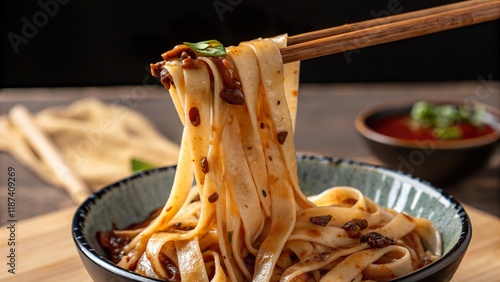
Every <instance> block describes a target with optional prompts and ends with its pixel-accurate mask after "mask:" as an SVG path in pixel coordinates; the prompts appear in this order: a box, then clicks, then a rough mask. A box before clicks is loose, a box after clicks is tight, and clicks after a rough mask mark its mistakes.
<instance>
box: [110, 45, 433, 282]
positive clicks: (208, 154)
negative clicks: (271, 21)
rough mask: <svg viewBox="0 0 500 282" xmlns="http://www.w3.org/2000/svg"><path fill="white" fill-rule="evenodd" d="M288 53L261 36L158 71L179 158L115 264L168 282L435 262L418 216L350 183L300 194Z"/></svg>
mask: <svg viewBox="0 0 500 282" xmlns="http://www.w3.org/2000/svg"><path fill="white" fill-rule="evenodd" d="M285 45H286V36H281V37H276V38H272V39H259V40H253V41H248V42H243V43H241V44H240V45H239V46H235V47H228V48H227V49H226V51H227V57H223V58H210V57H202V56H201V57H193V56H194V55H193V54H191V55H190V53H189V52H186V51H184V52H183V53H182V54H181V53H180V52H179V58H174V59H169V60H167V61H165V62H163V63H161V65H159V67H160V68H161V73H162V74H165V73H167V74H169V75H170V77H168V79H167V81H169V82H168V83H169V84H168V85H166V86H168V87H169V89H170V94H171V96H172V100H173V102H174V105H175V107H176V110H177V112H178V114H179V118H180V120H181V122H182V123H183V125H184V131H183V136H182V143H181V153H180V157H179V162H178V167H177V171H176V175H175V180H174V184H173V187H172V190H171V194H170V197H169V199H168V201H167V203H166V204H165V206H164V207H163V209H162V210H161V212H160V214H159V215H158V217H156V218H155V219H154V220H153V221H152V222H151V223H150V224H149V225H148V226H146V227H144V228H142V229H138V230H130V231H115V234H117V235H120V234H121V235H123V236H125V235H127V234H129V235H130V236H135V237H134V238H133V239H132V241H131V242H130V243H129V244H128V245H127V246H126V247H125V248H124V249H123V251H124V253H125V255H124V257H123V258H122V259H121V261H120V262H119V263H118V265H120V266H122V267H124V268H126V269H130V270H133V271H135V272H137V273H139V274H142V275H145V276H149V277H153V278H158V279H166V280H167V279H169V280H172V281H178V280H183V281H226V280H227V281H363V280H368V279H373V280H377V281H379V280H380V281H384V280H387V279H388V278H390V277H397V276H401V275H405V274H407V273H409V272H411V271H413V270H414V269H417V268H419V267H422V266H424V265H426V264H427V263H429V262H430V261H432V260H433V259H435V258H436V257H433V256H429V255H428V251H427V250H426V249H425V248H424V245H423V244H422V242H421V240H420V239H419V236H420V235H422V236H427V237H428V238H426V240H424V242H425V243H426V244H428V245H431V246H433V248H434V249H435V250H437V251H436V253H439V246H438V245H439V244H440V243H441V241H440V237H439V234H438V233H437V231H436V229H435V227H434V226H433V225H432V224H431V223H430V222H429V221H427V220H424V219H415V218H413V217H411V216H409V215H406V214H403V213H397V212H395V211H393V210H389V209H384V208H381V207H379V206H378V205H377V204H376V203H375V202H373V201H372V200H370V199H368V198H366V197H365V196H364V195H363V194H362V193H361V192H360V191H359V190H357V189H355V188H353V187H332V188H329V189H326V190H325V191H324V192H323V193H321V194H319V195H317V196H314V197H311V198H307V197H306V196H305V195H304V194H303V193H302V192H301V190H300V187H299V180H298V176H297V162H296V155H295V144H294V140H293V133H294V132H293V131H294V126H295V117H296V109H297V94H298V92H297V91H298V63H292V64H287V65H283V63H282V61H281V55H280V51H279V48H280V47H283V46H285ZM181 48H185V47H181ZM181 50H186V49H181ZM174 53H175V52H174ZM185 60H186V61H185ZM156 67H158V66H156ZM228 79H229V80H232V81H230V83H232V84H233V88H231V89H228ZM162 81H163V79H162ZM234 86H241V88H240V89H238V87H234ZM239 91H240V92H241V93H240V92H239ZM239 94H241V95H242V96H241V97H240V96H238V95H239ZM193 178H194V179H195V180H196V185H195V186H193V185H192V184H193ZM353 225H354V229H351V228H353ZM346 226H348V227H346ZM349 226H350V227H349ZM356 226H358V227H357V229H356ZM419 234H420V235H419ZM377 236H380V237H377ZM373 238H374V239H373ZM377 238H379V239H380V240H379V239H377ZM380 242H382V243H380ZM332 279H334V280H332Z"/></svg>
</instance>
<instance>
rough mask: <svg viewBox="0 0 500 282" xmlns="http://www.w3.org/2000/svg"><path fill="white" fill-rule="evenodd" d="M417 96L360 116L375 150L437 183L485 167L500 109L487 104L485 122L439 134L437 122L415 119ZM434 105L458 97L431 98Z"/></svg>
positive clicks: (496, 138)
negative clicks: (432, 124) (452, 135)
mask: <svg viewBox="0 0 500 282" xmlns="http://www.w3.org/2000/svg"><path fill="white" fill-rule="evenodd" d="M416 102H417V101H414V100H406V101H395V102H390V103H385V104H379V105H376V106H373V107H371V108H368V109H365V110H364V111H362V112H361V113H360V114H359V115H358V116H357V117H356V121H355V126H356V130H357V131H358V133H359V134H360V135H361V136H362V138H363V140H364V141H365V143H366V145H367V146H368V148H369V149H370V151H371V152H372V153H373V154H374V155H375V156H376V157H377V158H378V159H379V160H380V161H382V163H384V164H385V165H386V166H388V167H390V168H392V169H395V170H399V171H403V172H406V173H410V174H412V175H414V176H417V177H419V178H421V179H423V180H426V181H429V182H431V183H433V184H438V185H443V184H450V183H453V182H455V181H458V180H460V179H462V178H464V177H466V176H468V175H470V174H472V173H473V172H475V171H477V170H478V169H480V168H481V167H483V166H484V165H485V164H486V163H487V162H488V160H489V159H490V157H491V155H492V154H493V153H494V151H495V149H496V148H497V146H498V145H499V144H500V111H499V110H498V109H495V108H493V107H489V106H485V107H484V109H485V111H484V113H483V115H482V116H481V121H482V122H481V125H480V126H475V125H472V124H468V123H467V122H465V123H461V124H455V125H454V126H455V127H459V128H460V130H461V131H462V133H461V136H460V137H459V138H452V139H440V138H437V137H436V136H435V134H434V132H433V130H434V129H433V128H432V127H428V126H427V127H426V126H422V125H421V124H418V123H415V122H414V120H412V118H411V116H410V115H411V112H412V107H413V105H414V104H415V103H416ZM430 102H431V103H434V104H445V103H452V104H455V105H460V103H459V102H456V101H451V102H450V101H438V100H435V101H430Z"/></svg>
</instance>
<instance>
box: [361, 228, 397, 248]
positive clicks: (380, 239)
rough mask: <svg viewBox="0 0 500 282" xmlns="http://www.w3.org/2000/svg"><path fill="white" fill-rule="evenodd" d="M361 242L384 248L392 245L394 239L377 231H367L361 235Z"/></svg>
mask: <svg viewBox="0 0 500 282" xmlns="http://www.w3.org/2000/svg"><path fill="white" fill-rule="evenodd" d="M360 241H361V243H368V245H370V247H372V248H384V247H387V246H390V245H394V240H393V239H392V238H389V237H385V236H384V235H382V234H380V233H377V232H369V233H366V234H365V235H363V236H361V239H360Z"/></svg>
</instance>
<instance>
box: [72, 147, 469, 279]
mask: <svg viewBox="0 0 500 282" xmlns="http://www.w3.org/2000/svg"><path fill="white" fill-rule="evenodd" d="M174 174H175V167H164V168H158V169H153V170H150V171H146V172H141V173H138V174H135V175H133V176H131V177H129V178H126V179H124V180H122V181H119V182H117V183H115V184H112V185H110V186H107V187H105V188H103V189H102V190H100V191H99V192H97V193H95V194H94V195H92V196H91V197H89V198H88V199H87V200H86V201H85V202H84V203H83V204H82V205H81V206H80V207H79V208H78V210H77V211H76V213H75V215H74V218H73V223H72V233H73V238H74V241H75V244H76V247H77V250H78V253H79V255H80V258H81V260H82V262H83V264H84V265H85V268H86V269H87V271H88V273H89V274H90V276H91V277H92V279H94V281H157V280H155V279H150V278H145V277H142V276H140V275H137V274H135V273H132V272H130V271H127V270H124V269H121V268H119V267H117V266H115V265H114V264H113V263H112V262H111V261H109V260H108V259H107V258H106V255H105V253H104V251H103V250H102V248H101V247H100V245H99V243H98V241H97V239H96V232H97V231H102V230H109V229H110V228H111V227H112V224H115V225H116V226H117V227H118V228H124V227H126V226H129V225H130V224H132V223H136V222H139V221H142V220H144V219H145V218H146V217H147V216H148V215H149V213H150V212H151V211H152V210H153V209H155V208H157V207H161V206H163V205H164V204H165V202H166V200H167V197H168V195H169V193H170V187H171V186H172V182H173V179H174ZM298 174H299V179H300V186H301V188H302V190H303V191H304V193H305V194H306V195H314V194H319V193H320V192H322V191H323V190H324V189H326V188H329V187H332V186H353V187H356V188H358V189H360V190H361V191H362V192H363V193H364V194H365V195H367V196H368V197H370V198H371V199H373V200H374V201H375V202H377V203H378V204H380V205H381V206H384V207H389V208H393V209H395V210H398V211H405V212H407V213H409V214H412V215H414V216H418V217H425V218H428V219H430V220H431V221H433V222H434V224H435V225H436V226H437V227H438V229H439V231H440V232H441V234H442V236H443V244H444V245H443V252H444V255H443V256H442V258H440V259H439V260H437V261H436V262H434V263H432V264H430V265H428V266H427V267H425V268H422V269H420V270H418V271H415V272H413V273H411V274H409V275H407V276H404V277H401V278H399V279H397V280H394V281H450V280H451V278H452V276H453V274H454V273H455V271H456V270H457V268H458V266H459V264H460V262H461V260H462V258H463V256H464V255H465V252H466V250H467V247H468V245H469V242H470V240H471V236H472V230H471V225H470V221H469V217H468V216H467V213H466V212H465V210H464V208H463V207H462V206H461V205H460V203H458V202H457V201H456V200H455V199H454V198H453V197H451V196H450V195H447V194H446V193H445V192H443V191H442V190H440V189H438V188H435V187H432V186H431V185H430V184H429V183H426V182H423V181H421V180H419V179H418V178H414V177H412V176H410V175H407V174H403V173H400V172H396V171H392V170H389V169H386V168H382V167H377V166H373V165H369V164H363V163H358V162H352V161H347V160H341V159H334V158H328V157H322V156H308V155H299V156H298Z"/></svg>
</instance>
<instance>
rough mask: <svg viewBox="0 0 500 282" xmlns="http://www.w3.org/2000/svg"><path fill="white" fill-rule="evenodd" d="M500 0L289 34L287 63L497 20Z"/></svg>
mask: <svg viewBox="0 0 500 282" xmlns="http://www.w3.org/2000/svg"><path fill="white" fill-rule="evenodd" d="M499 18H500V0H466V1H462V2H458V3H454V4H447V5H443V6H438V7H434V8H428V9H423V10H419V11H414V12H408V13H403V14H398V15H393V16H387V17H382V18H376V19H372V20H367V21H362V22H358V23H353V24H345V25H342V26H338V27H332V28H327V29H323V30H318V31H313V32H308V33H303V34H299V35H294V36H290V37H288V46H287V47H284V48H281V49H280V51H281V56H282V59H283V62H284V63H289V62H294V61H300V60H306V59H311V58H317V57H321V56H326V55H331V54H335V53H341V52H345V51H352V50H356V49H359V48H364V47H368V46H373V45H379V44H383V43H388V42H393V41H398V40H402V39H407V38H412V37H418V36H422V35H426V34H431V33H436V32H440V31H445V30H450V29H455V28H460V27H464V26H468V25H474V24H478V23H483V22H488V21H493V20H497V19H499Z"/></svg>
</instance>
